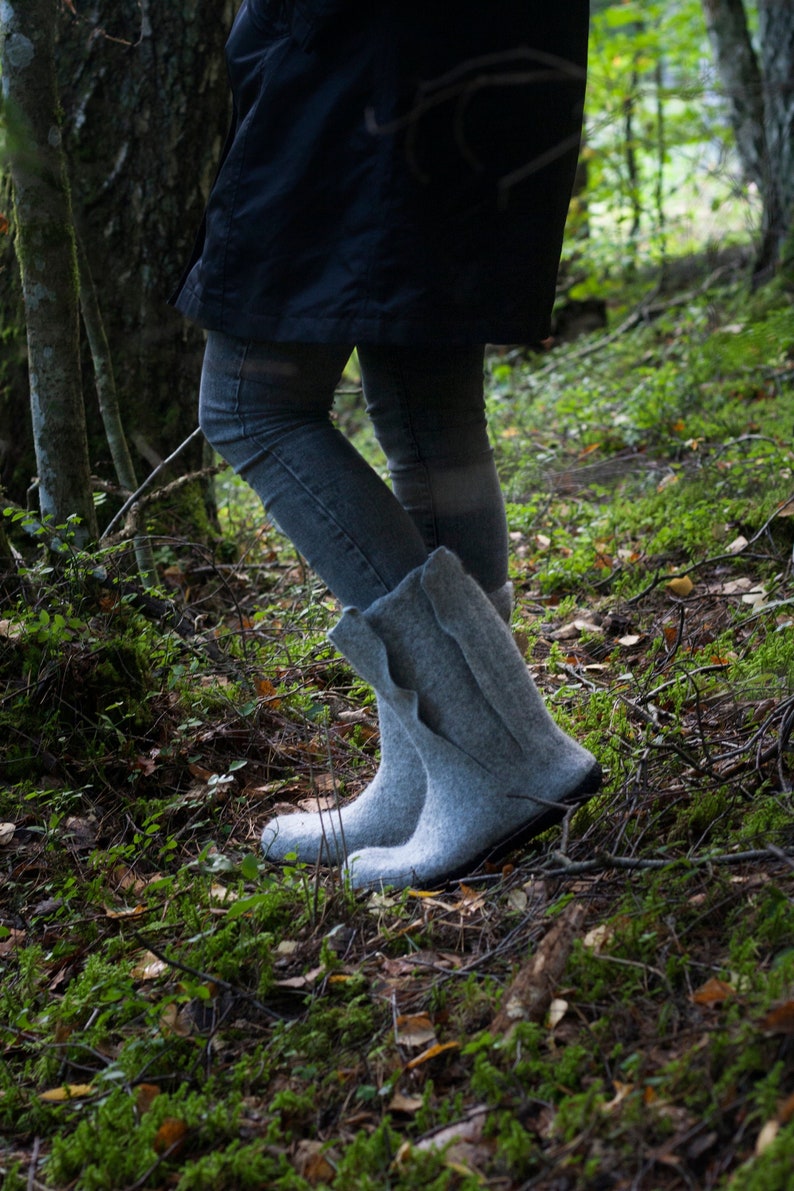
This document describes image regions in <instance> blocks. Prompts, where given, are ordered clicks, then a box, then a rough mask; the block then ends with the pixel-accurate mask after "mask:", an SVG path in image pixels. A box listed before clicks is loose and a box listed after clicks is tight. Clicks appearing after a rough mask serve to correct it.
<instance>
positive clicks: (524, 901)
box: [507, 889, 529, 914]
mask: <svg viewBox="0 0 794 1191" xmlns="http://www.w3.org/2000/svg"><path fill="white" fill-rule="evenodd" d="M528 903H529V898H528V897H527V895H526V893H525V892H524V890H523V889H511V890H510V892H509V893H508V895H507V904H508V905H509V906H510V909H511V910H517V911H518V913H519V914H523V913H524V911H525V910H526V908H527V905H528Z"/></svg>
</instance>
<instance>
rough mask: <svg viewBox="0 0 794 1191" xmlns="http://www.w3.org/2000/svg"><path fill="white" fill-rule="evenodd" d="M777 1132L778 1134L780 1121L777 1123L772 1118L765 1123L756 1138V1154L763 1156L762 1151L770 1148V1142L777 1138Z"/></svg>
mask: <svg viewBox="0 0 794 1191" xmlns="http://www.w3.org/2000/svg"><path fill="white" fill-rule="evenodd" d="M779 1132H780V1121H777V1120H775V1119H774V1118H773V1119H772V1120H771V1121H767V1123H766V1124H765V1125H764V1127H763V1128H762V1130H761V1132H760V1133H759V1134H758V1137H757V1138H756V1142H755V1152H756V1154H763V1152H764V1150H768V1149H769V1147H770V1146H771V1144H772V1142H773V1141H774V1140H775V1138H776V1137H777V1135H778V1133H779Z"/></svg>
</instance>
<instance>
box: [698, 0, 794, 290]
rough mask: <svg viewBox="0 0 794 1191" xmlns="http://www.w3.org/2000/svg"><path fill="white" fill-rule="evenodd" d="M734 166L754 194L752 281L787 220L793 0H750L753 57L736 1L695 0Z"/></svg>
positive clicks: (793, 189)
mask: <svg viewBox="0 0 794 1191" xmlns="http://www.w3.org/2000/svg"><path fill="white" fill-rule="evenodd" d="M703 11H704V13H705V17H706V27H707V29H708V32H709V38H710V40H711V44H712V47H713V50H714V57H715V60H716V63H717V70H718V72H719V75H720V78H721V80H722V83H723V86H724V88H725V91H726V93H727V96H728V99H729V102H730V110H731V122H732V124H733V128H734V133H735V136H736V145H737V149H738V152H739V158H740V160H741V162H742V168H743V169H744V172H745V174H746V176H747V177H748V179H750V180H751V181H754V182H755V183H756V184H757V186H758V188H759V190H760V193H761V198H762V202H763V216H762V224H761V237H760V244H759V248H758V252H757V255H756V260H755V264H754V269H753V273H754V281H755V283H756V284H758V283H759V282H761V281H764V280H766V279H767V278H768V277H770V276H771V275H772V273H773V272H774V270H775V267H776V265H777V263H778V261H779V259H780V256H781V253H782V251H783V249H784V246H785V245H786V243H787V242H788V241H790V238H791V234H792V221H793V220H794V4H792V3H791V2H790V0H786V2H785V3H783V2H781V0H758V17H759V46H760V61H759V56H758V55H756V53H755V50H754V49H753V45H752V42H751V39H750V33H749V29H748V25H747V14H746V7H745V3H744V2H743V0H703Z"/></svg>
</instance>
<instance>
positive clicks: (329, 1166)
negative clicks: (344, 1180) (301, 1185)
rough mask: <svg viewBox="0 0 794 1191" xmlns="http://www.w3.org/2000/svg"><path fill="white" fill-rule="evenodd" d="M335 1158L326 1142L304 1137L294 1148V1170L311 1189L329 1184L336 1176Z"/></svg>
mask: <svg viewBox="0 0 794 1191" xmlns="http://www.w3.org/2000/svg"><path fill="white" fill-rule="evenodd" d="M335 1157H336V1156H335V1154H334V1152H333V1150H329V1149H328V1145H327V1143H326V1142H324V1141H316V1140H315V1139H313V1138H308V1137H304V1138H301V1140H300V1141H299V1142H298V1143H297V1145H296V1146H295V1157H294V1163H295V1169H296V1170H297V1172H298V1174H299V1175H301V1177H302V1178H304V1179H306V1181H307V1183H311V1185H312V1187H316V1186H317V1184H318V1183H330V1182H332V1181H333V1178H334V1176H335V1175H336V1167H335V1166H334V1164H333V1160H334V1159H335Z"/></svg>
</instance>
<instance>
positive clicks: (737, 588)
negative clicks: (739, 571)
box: [719, 575, 755, 595]
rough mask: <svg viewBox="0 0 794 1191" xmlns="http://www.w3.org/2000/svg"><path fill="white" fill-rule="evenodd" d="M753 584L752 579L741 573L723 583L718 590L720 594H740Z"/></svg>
mask: <svg viewBox="0 0 794 1191" xmlns="http://www.w3.org/2000/svg"><path fill="white" fill-rule="evenodd" d="M754 586H755V583H754V581H753V580H752V579H748V578H747V576H746V575H743V576H742V577H741V578H739V579H730V580H729V581H728V582H727V583H723V585H722V587H720V589H719V591H720V594H721V595H742V593H743V592H745V591H750V590H751V589H752V588H753V587H754Z"/></svg>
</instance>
